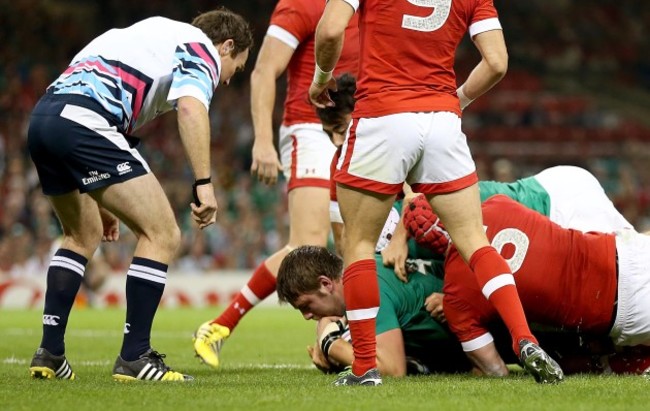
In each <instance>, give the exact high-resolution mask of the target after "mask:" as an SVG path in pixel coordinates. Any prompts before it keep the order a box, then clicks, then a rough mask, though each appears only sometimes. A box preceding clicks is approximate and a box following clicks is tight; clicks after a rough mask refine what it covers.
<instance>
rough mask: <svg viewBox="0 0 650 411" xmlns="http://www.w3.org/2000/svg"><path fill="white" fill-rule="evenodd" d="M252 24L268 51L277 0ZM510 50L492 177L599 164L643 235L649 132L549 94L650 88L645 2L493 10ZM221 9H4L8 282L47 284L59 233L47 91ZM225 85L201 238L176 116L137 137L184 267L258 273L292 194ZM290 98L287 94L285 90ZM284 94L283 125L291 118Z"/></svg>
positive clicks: (486, 127)
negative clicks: (603, 86) (38, 146)
mask: <svg viewBox="0 0 650 411" xmlns="http://www.w3.org/2000/svg"><path fill="white" fill-rule="evenodd" d="M219 4H223V5H226V6H228V7H230V8H231V9H233V10H234V11H237V12H239V13H241V14H243V15H244V16H246V17H247V18H248V19H249V21H251V24H252V26H253V27H254V32H255V35H256V44H257V45H258V47H259V44H260V43H261V40H262V37H263V35H264V32H265V31H266V27H267V24H268V19H269V16H270V14H271V11H272V9H273V6H274V4H275V2H274V1H270V0H269V1H265V0H242V1H234V0H231V1H221V2H219ZM495 4H496V6H497V8H498V9H499V10H500V17H501V21H502V24H503V25H504V29H505V33H506V39H507V41H508V45H509V52H510V67H511V69H510V72H509V74H508V75H507V77H506V79H504V82H503V84H501V85H500V86H498V87H497V88H496V89H495V90H493V91H492V92H490V94H488V95H486V96H485V97H484V98H481V99H479V100H478V101H476V102H475V103H474V104H473V105H472V106H471V107H470V109H468V110H467V112H466V113H465V119H464V124H465V128H466V133H467V135H468V138H469V140H470V141H471V144H472V149H473V151H474V153H475V155H476V161H477V166H478V170H479V174H480V178H482V179H496V180H500V181H510V180H513V179H516V178H519V177H522V176H526V175H530V174H532V173H535V172H537V171H539V170H541V169H542V168H544V167H547V166H551V165H555V164H562V163H564V164H576V165H581V166H584V167H586V168H588V169H590V170H591V171H592V172H593V173H594V174H595V175H596V176H597V177H598V178H599V180H600V181H601V183H602V184H603V186H604V187H605V188H606V191H607V193H608V194H609V195H610V197H611V198H612V200H613V201H614V202H615V204H616V205H617V206H618V207H619V209H620V210H621V211H622V212H623V213H624V214H625V216H626V217H627V218H628V220H629V221H631V222H633V224H635V226H636V227H637V228H638V229H640V230H646V229H649V228H650V171H648V167H647V166H645V167H644V165H645V164H647V160H648V158H649V157H650V153H649V152H650V131H649V129H648V128H647V126H644V125H641V124H638V123H636V122H634V121H630V120H629V119H626V118H625V117H624V116H621V114H620V113H616V112H613V111H611V110H610V111H608V110H604V109H603V108H602V107H600V106H599V105H598V103H597V102H594V101H593V100H592V99H590V98H589V96H582V95H566V94H564V93H560V92H559V91H558V90H547V89H546V88H545V86H544V78H545V76H548V75H553V74H558V73H560V74H566V75H568V76H578V78H580V76H582V75H583V74H584V73H591V74H593V75H594V76H600V75H603V74H606V75H607V76H608V78H610V80H611V81H616V82H618V83H619V84H621V85H622V86H623V87H634V88H636V89H644V88H645V90H646V91H648V89H650V55H648V53H647V52H646V51H647V50H648V42H649V41H650V36H648V35H647V34H646V33H644V30H645V28H646V27H648V26H649V25H648V24H647V23H649V22H650V9H648V8H646V7H643V6H642V2H641V3H639V2H632V1H628V0H623V1H618V2H613V1H609V0H607V1H601V2H598V6H596V5H593V4H592V5H590V6H589V7H584V5H579V4H577V3H575V2H569V1H568V0H553V1H543V0H530V1H527V2H514V3H513V2H506V1H505V0H497V1H495ZM214 6H215V2H214V1H203V0H186V1H183V2H172V1H169V0H149V1H146V2H133V1H125V0H107V1H103V2H87V1H82V0H14V1H12V2H11V4H5V5H4V6H3V7H2V8H1V9H0V38H2V39H3V42H2V44H0V276H2V275H8V276H23V275H27V276H30V275H31V276H42V275H43V274H44V273H45V270H46V268H47V264H48V262H49V256H50V254H51V253H52V250H53V249H54V248H55V247H56V240H57V238H58V237H59V236H60V228H59V226H58V223H57V221H56V218H55V216H54V215H53V214H52V211H51V208H50V206H49V203H48V202H47V200H46V198H45V197H44V196H43V195H42V193H41V191H40V187H39V185H38V178H37V175H36V172H35V169H34V167H33V165H32V163H31V160H30V158H29V154H28V152H27V149H26V131H27V125H28V120H29V114H30V111H31V109H32V107H33V106H34V104H35V103H36V101H37V100H38V98H39V97H40V96H41V95H42V94H43V93H44V92H45V89H46V87H47V86H48V84H49V83H50V82H52V81H53V79H54V78H56V76H57V75H58V73H59V72H60V71H62V70H63V69H64V68H65V67H66V66H67V64H68V63H69V61H70V59H71V58H72V56H73V55H74V54H75V53H76V52H77V51H78V50H79V49H80V48H81V47H83V45H85V44H86V43H87V42H88V41H89V40H90V39H92V38H93V37H94V36H96V35H98V34H100V33H101V32H103V31H105V30H107V29H109V28H111V27H120V26H126V25H129V24H131V23H133V22H135V21H137V20H140V19H142V18H145V17H148V16H152V15H164V16H167V17H170V18H174V19H178V20H184V21H189V20H191V18H192V17H193V16H194V15H196V14H197V13H198V12H200V11H205V10H208V9H210V8H212V7H214ZM466 43H467V44H465V43H464V44H463V46H462V47H461V49H460V50H459V52H458V55H457V60H458V73H459V77H460V79H462V78H463V76H466V75H467V73H468V71H469V69H471V67H472V66H473V65H474V64H476V61H477V60H476V59H477V58H478V57H477V56H478V55H477V53H476V52H475V51H474V50H473V47H472V46H471V44H470V43H469V42H466ZM254 62H255V53H253V54H252V56H251V58H250V60H249V63H248V70H247V72H246V73H244V74H242V75H239V78H235V79H234V81H233V82H232V83H231V85H230V87H219V89H218V90H217V93H216V95H215V98H214V99H213V109H212V110H211V122H212V128H213V140H212V158H213V165H214V170H213V174H212V175H213V178H215V179H216V180H217V184H216V187H217V189H218V193H217V194H218V196H217V199H218V201H219V206H220V209H219V215H218V220H217V224H216V225H214V226H211V227H209V228H208V229H206V230H203V231H199V230H197V229H196V227H195V226H194V225H193V222H192V221H191V219H190V218H189V203H190V201H191V183H192V176H191V172H190V170H189V168H188V166H187V162H186V159H185V156H184V153H183V149H182V146H181V142H180V139H179V138H178V137H177V130H176V119H175V116H174V115H173V114H171V115H170V114H167V115H164V116H163V117H161V118H160V119H159V120H157V121H154V122H153V123H152V124H150V125H148V126H147V127H146V128H145V129H143V130H140V131H139V132H138V133H137V135H138V136H141V137H143V139H144V144H142V145H141V152H142V154H143V156H144V157H145V158H146V159H147V160H148V162H149V165H150V166H151V168H152V170H153V172H154V173H155V174H156V175H157V176H158V178H159V179H160V181H161V182H162V184H163V186H164V188H165V191H166V192H167V194H168V196H169V198H170V200H171V203H172V206H173V208H174V211H175V213H176V215H177V218H178V221H179V224H180V226H181V228H182V232H183V245H182V248H181V250H179V255H178V259H177V261H176V262H175V264H174V267H173V268H174V269H177V270H182V271H185V272H203V271H206V270H214V269H223V268H228V269H249V268H252V267H255V266H257V265H258V264H259V263H260V262H261V261H262V260H264V259H265V258H266V257H267V256H268V254H269V253H270V252H272V251H273V250H276V249H279V248H280V247H281V245H282V244H284V242H285V241H286V237H287V223H288V221H287V219H288V215H287V210H286V185H285V183H284V181H281V182H280V183H278V184H277V185H276V186H273V187H266V186H264V185H261V184H258V183H257V182H256V181H253V180H252V179H251V177H250V174H249V167H250V150H251V147H252V141H253V133H252V125H251V120H250V102H249V90H248V76H249V74H250V69H251V68H252V66H253V64H254ZM278 89H279V90H282V86H280V87H279V88H278ZM282 98H283V96H282V94H280V95H279V96H278V104H277V109H276V113H275V114H276V115H275V120H276V121H275V124H279V121H280V119H281V114H282V107H281V102H282ZM133 245H134V238H133V236H132V235H131V234H130V233H129V231H128V229H126V228H125V227H123V228H122V238H121V239H120V241H119V242H118V243H116V244H109V245H102V247H101V255H102V256H103V259H104V261H105V262H106V263H107V264H108V266H109V267H110V268H111V269H113V270H121V271H124V270H125V269H126V268H127V267H128V264H129V263H130V259H131V255H132V251H133Z"/></svg>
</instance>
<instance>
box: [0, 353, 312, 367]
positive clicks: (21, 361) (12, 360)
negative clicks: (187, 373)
mask: <svg viewBox="0 0 650 411" xmlns="http://www.w3.org/2000/svg"><path fill="white" fill-rule="evenodd" d="M30 362H31V358H17V357H15V356H11V357H7V358H3V359H2V363H3V364H9V365H28V364H29V363H30ZM112 364H113V361H109V360H88V361H78V362H77V361H75V363H74V365H75V366H77V365H79V366H82V367H108V366H109V365H112ZM313 368H315V367H314V366H313V365H309V364H253V363H248V364H243V363H239V364H237V363H235V364H228V366H227V369H246V370H311V369H313Z"/></svg>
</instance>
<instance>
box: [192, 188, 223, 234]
mask: <svg viewBox="0 0 650 411" xmlns="http://www.w3.org/2000/svg"><path fill="white" fill-rule="evenodd" d="M196 197H197V199H198V200H199V204H200V205H199V206H197V205H196V204H195V203H190V208H191V209H192V219H193V220H194V221H196V223H197V224H198V225H199V228H200V229H204V228H205V227H207V226H209V225H211V224H213V223H214V222H215V221H217V209H218V208H219V207H218V205H217V198H216V197H215V196H214V187H213V186H212V184H211V183H209V184H201V185H198V186H196Z"/></svg>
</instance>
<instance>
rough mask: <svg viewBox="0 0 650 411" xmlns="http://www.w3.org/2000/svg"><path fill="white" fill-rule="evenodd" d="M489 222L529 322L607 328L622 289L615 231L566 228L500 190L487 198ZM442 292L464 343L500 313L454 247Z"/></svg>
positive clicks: (451, 321) (491, 235) (492, 239)
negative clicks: (510, 270)
mask: <svg viewBox="0 0 650 411" xmlns="http://www.w3.org/2000/svg"><path fill="white" fill-rule="evenodd" d="M483 222H484V224H485V226H486V227H487V231H486V233H487V237H488V239H489V240H490V242H491V244H492V245H493V246H494V247H495V248H496V249H497V251H499V252H500V254H501V255H502V256H503V257H504V258H505V259H506V261H508V264H509V265H510V268H511V269H512V271H513V274H514V278H515V283H516V284H517V291H518V292H519V297H520V299H521V303H522V305H523V307H524V311H525V313H526V318H527V319H528V321H529V322H530V323H538V324H543V325H547V326H555V327H560V328H564V329H573V330H576V329H579V330H583V331H589V332H597V333H600V332H607V331H609V326H610V325H611V324H610V321H611V316H612V308H613V304H614V299H615V297H616V287H617V278H616V242H615V237H614V235H612V234H603V233H595V232H594V233H582V232H580V231H576V230H569V229H564V228H562V227H560V226H559V225H557V224H555V223H553V222H551V221H550V220H549V219H548V218H546V217H544V216H542V215H541V214H539V213H537V212H535V211H532V210H529V209H527V208H526V207H524V206H523V205H521V204H519V203H517V202H515V201H514V200H511V199H510V198H508V197H505V196H502V195H498V196H494V197H492V198H490V199H488V200H487V201H486V202H485V203H483ZM444 293H445V297H444V311H445V316H446V318H447V321H448V322H449V326H450V329H451V330H452V331H453V332H454V333H455V334H456V335H457V336H458V338H459V340H460V341H461V342H466V341H470V340H473V339H475V338H478V337H480V336H481V335H483V334H485V333H486V332H487V324H488V323H490V322H492V321H494V320H496V319H498V318H499V317H498V314H497V312H496V310H495V309H494V308H493V307H492V304H491V303H490V302H488V300H487V299H485V297H484V296H483V294H482V293H481V290H480V289H479V286H478V282H477V281H476V277H475V276H474V274H473V273H472V272H471V271H470V269H469V267H468V266H467V265H466V264H465V263H464V262H463V260H462V258H461V256H460V254H459V253H458V251H457V250H456V249H455V248H454V247H452V248H451V249H450V252H449V254H448V256H447V258H446V260H445V286H444Z"/></svg>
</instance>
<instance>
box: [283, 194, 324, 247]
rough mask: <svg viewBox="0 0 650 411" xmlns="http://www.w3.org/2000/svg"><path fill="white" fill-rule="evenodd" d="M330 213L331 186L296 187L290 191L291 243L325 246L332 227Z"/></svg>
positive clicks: (296, 245) (293, 244) (291, 244)
mask: <svg viewBox="0 0 650 411" xmlns="http://www.w3.org/2000/svg"><path fill="white" fill-rule="evenodd" d="M329 214H330V192H329V188H323V187H296V188H294V189H293V190H291V191H289V222H290V229H289V230H290V231H289V245H290V246H292V247H298V246H301V245H320V246H325V245H326V244H327V236H328V234H329V229H330V219H329Z"/></svg>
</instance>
